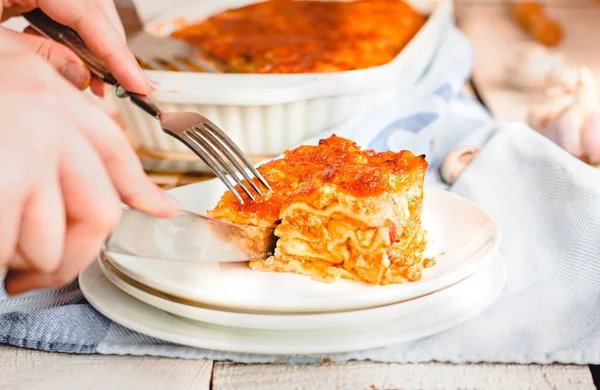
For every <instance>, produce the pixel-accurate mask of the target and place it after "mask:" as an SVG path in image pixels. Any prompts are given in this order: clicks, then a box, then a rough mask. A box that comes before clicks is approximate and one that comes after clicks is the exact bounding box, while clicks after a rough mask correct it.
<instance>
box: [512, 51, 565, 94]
mask: <svg viewBox="0 0 600 390" xmlns="http://www.w3.org/2000/svg"><path fill="white" fill-rule="evenodd" d="M565 63H566V60H565V58H564V56H563V55H562V54H560V53H557V52H553V51H550V50H548V49H546V47H544V46H542V45H540V44H538V43H530V42H527V43H526V44H524V45H522V46H520V47H519V48H518V49H517V51H516V54H515V56H514V58H513V59H512V62H511V63H510V64H509V65H508V67H507V68H506V75H505V77H506V82H507V83H508V84H509V85H511V86H513V87H515V88H519V89H538V88H543V87H545V86H546V83H547V78H548V77H549V74H550V72H552V71H553V70H555V69H557V68H559V67H561V66H563V65H564V64H565Z"/></svg>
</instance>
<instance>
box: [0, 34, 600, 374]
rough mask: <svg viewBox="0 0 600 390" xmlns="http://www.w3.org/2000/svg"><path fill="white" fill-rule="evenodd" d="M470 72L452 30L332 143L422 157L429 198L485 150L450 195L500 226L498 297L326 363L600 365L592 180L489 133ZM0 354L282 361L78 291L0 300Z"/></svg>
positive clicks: (551, 154)
mask: <svg viewBox="0 0 600 390" xmlns="http://www.w3.org/2000/svg"><path fill="white" fill-rule="evenodd" d="M471 61H472V50H471V47H470V45H469V43H468V41H467V40H466V39H465V38H464V37H463V36H462V35H461V34H460V33H459V32H458V31H456V30H453V31H452V33H451V34H449V35H448V37H447V40H446V42H445V43H444V45H443V46H442V48H441V50H440V52H439V53H438V55H437V57H436V58H435V61H434V62H433V63H432V66H431V68H430V70H429V72H428V73H427V75H426V76H425V77H424V78H423V80H422V81H421V83H420V85H419V86H418V88H416V89H415V90H414V91H411V93H410V96H407V95H406V94H404V95H400V96H397V97H396V98H395V99H393V100H391V101H390V102H389V103H388V104H386V105H384V106H382V107H380V108H378V109H376V110H375V111H373V112H372V113H370V114H369V115H367V116H366V117H362V118H356V119H353V120H351V121H349V122H347V123H345V124H343V125H341V126H339V127H337V128H336V129H334V130H333V131H332V132H335V133H337V134H338V135H341V136H345V137H349V138H352V139H354V140H356V141H357V142H358V143H359V144H360V145H361V146H363V147H369V148H373V149H376V150H386V149H392V150H399V149H411V150H413V151H414V152H415V153H425V154H427V159H428V161H429V162H430V164H431V168H430V170H429V172H428V177H427V181H428V184H429V185H435V186H444V185H443V184H442V183H441V181H440V180H439V174H438V169H437V167H438V165H439V163H440V161H441V159H442V158H443V156H444V155H445V154H446V153H447V152H448V151H450V150H451V149H453V148H454V147H456V146H458V145H481V144H483V145H484V147H483V149H482V151H481V152H480V154H479V155H478V156H477V157H476V158H475V160H474V161H473V162H472V163H471V165H469V166H468V168H467V169H466V170H465V172H464V173H463V175H462V176H461V177H460V179H459V181H458V182H457V183H456V184H455V185H454V186H453V187H452V188H450V191H453V192H456V193H458V194H460V195H462V196H465V197H467V198H469V199H472V200H474V201H475V202H477V203H479V204H480V205H481V206H482V207H484V208H485V209H486V210H487V211H488V212H490V213H491V214H492V215H493V216H494V217H495V218H496V219H497V220H498V222H499V224H500V226H501V228H502V230H503V234H504V241H503V246H502V249H501V250H502V253H503V255H504V257H505V260H506V262H507V268H508V281H507V286H506V288H505V291H504V293H503V294H502V296H501V297H500V299H499V300H498V301H497V302H496V303H495V304H494V305H493V306H492V307H490V308H489V309H488V310H486V311H485V312H484V313H482V314H480V315H479V316H477V317H476V318H474V319H472V320H470V321H468V322H467V323H465V324H463V325H460V326H458V327H456V328H453V329H451V330H448V331H445V332H443V333H440V334H437V335H435V336H431V337H427V338H425V339H422V340H418V341H413V342H408V343H402V344H398V345H392V346H388V347H385V348H379V349H374V350H368V351H362V352H354V353H347V354H340V355H334V356H328V357H329V358H332V359H334V360H337V361H344V360H349V359H370V360H375V361H385V362H424V361H432V360H436V361H449V362H483V361H488V362H516V363H551V362H564V363H579V364H584V363H596V364H597V363H600V255H599V254H600V173H598V172H597V171H595V170H594V169H592V168H590V167H588V166H586V165H585V164H583V163H581V162H579V161H577V160H576V159H574V158H572V157H570V156H569V155H567V154H566V153H565V152H563V151H562V150H560V149H559V148H557V147H556V146H555V145H553V144H552V143H550V142H549V141H548V140H546V139H545V138H543V137H541V136H539V135H538V134H536V133H534V132H533V131H531V130H530V129H528V128H527V127H525V126H523V125H518V124H500V123H496V122H493V121H492V120H491V119H490V117H489V116H488V115H487V114H486V113H485V111H484V110H483V109H482V108H481V107H480V106H479V105H477V104H476V103H474V102H473V101H471V100H469V99H465V98H464V97H462V96H461V94H460V90H461V88H462V86H463V84H464V82H465V80H466V79H467V77H468V75H469V74H470V70H471ZM326 135H327V134H324V135H323V136H326ZM314 141H315V140H311V141H309V142H314ZM0 294H1V293H0ZM0 342H2V343H8V344H12V345H17V346H23V347H28V348H36V349H42V350H51V351H63V352H74V353H101V354H131V355H158V356H172V357H184V358H209V359H224V360H233V361H237V362H272V361H275V360H277V361H279V362H280V361H281V357H275V356H264V355H247V354H238V353H225V352H217V351H209V350H202V349H195V348H188V347H181V346H176V345H173V344H170V343H166V342H162V341H160V340H156V339H152V338H150V337H146V336H144V335H140V334H138V333H135V332H132V331H130V330H128V329H125V328H123V327H122V326H120V325H118V324H115V323H112V322H111V321H110V320H108V319H106V318H104V317H103V316H101V315H100V314H98V313H97V312H96V311H95V310H94V309H93V308H91V307H90V306H89V305H88V304H87V303H86V302H85V300H84V299H83V297H82V295H81V293H80V292H79V290H78V288H77V284H76V283H75V284H73V285H71V286H69V287H65V288H61V289H57V290H49V291H42V292H33V293H29V294H26V295H24V296H22V297H18V298H14V299H8V298H6V296H3V295H0ZM323 358H324V356H314V357H304V358H302V357H294V358H290V359H289V361H290V362H293V363H300V362H314V361H320V360H321V359H323Z"/></svg>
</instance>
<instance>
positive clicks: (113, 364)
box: [0, 344, 213, 390]
mask: <svg viewBox="0 0 600 390" xmlns="http://www.w3.org/2000/svg"><path fill="white" fill-rule="evenodd" d="M212 368H213V363H212V361H207V360H183V359H170V358H155V357H137V356H102V355H68V354H59V353H47V352H40V351H32V350H26V349H20V348H14V347H9V346H6V345H1V344H0V389H11V390H13V389H15V390H16V389H27V390H35V389H40V390H47V389H61V390H69V389H104V390H105V389H111V390H113V389H115V390H116V389H127V390H136V389H140V390H151V389H197V390H208V389H209V388H210V378H211V372H212Z"/></svg>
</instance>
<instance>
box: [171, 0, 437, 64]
mask: <svg viewBox="0 0 600 390" xmlns="http://www.w3.org/2000/svg"><path fill="white" fill-rule="evenodd" d="M425 21H426V17H425V16H424V15H422V14H420V13H419V12H417V11H416V10H414V9H413V8H412V7H411V6H410V5H409V4H408V3H406V2H404V1H401V0H354V1H318V0H270V1H263V2H258V3H255V4H251V5H247V6H244V7H240V8H235V9H229V10H226V11H224V12H221V13H219V14H216V15H213V16H211V17H209V18H208V19H206V20H203V21H200V22H198V23H195V24H191V25H188V26H185V27H183V28H180V29H178V30H176V31H175V32H173V33H172V34H171V36H172V37H173V38H176V39H181V40H183V41H186V42H188V43H190V44H191V45H193V46H196V47H198V48H200V49H202V51H203V52H205V53H206V54H208V55H209V56H211V57H213V58H214V59H216V60H218V61H220V62H222V63H224V64H226V66H227V68H229V71H230V72H233V73H324V72H336V71H347V70H354V69H364V68H370V67H374V66H379V65H383V64H386V63H388V62H390V61H391V60H392V59H394V58H395V57H396V56H397V55H398V54H399V53H400V52H401V51H402V49H403V48H404V47H405V46H406V45H407V44H408V43H409V42H410V41H411V39H412V38H413V37H414V36H415V34H417V32H418V31H419V29H420V28H421V27H422V26H423V25H424V24H425Z"/></svg>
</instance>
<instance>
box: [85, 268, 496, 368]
mask: <svg viewBox="0 0 600 390" xmlns="http://www.w3.org/2000/svg"><path fill="white" fill-rule="evenodd" d="M501 267H502V272H501V273H499V274H498V275H499V276H500V278H499V279H498V280H497V281H496V283H497V285H495V286H494V289H493V290H492V291H491V292H490V294H489V296H479V295H477V294H474V298H477V299H479V301H477V302H476V303H474V304H472V305H470V306H469V307H466V308H462V309H461V311H460V313H458V314H455V315H453V316H452V318H451V319H441V320H440V321H438V323H436V324H433V325H429V326H428V327H420V329H417V330H413V331H412V332H410V333H402V334H400V335H399V334H398V333H399V332H397V325H398V323H397V322H396V319H395V318H394V319H392V320H390V321H388V322H386V323H385V324H383V325H380V326H379V327H376V326H373V327H368V328H366V329H365V327H361V328H359V330H362V331H364V332H370V333H369V334H379V332H380V331H381V329H385V328H384V327H386V326H387V327H388V331H389V332H391V334H392V335H393V337H389V338H388V339H386V340H385V341H383V340H378V341H377V342H374V341H373V340H372V339H369V338H366V339H365V340H362V341H361V342H357V341H356V339H355V338H353V337H349V339H348V340H345V341H344V342H343V343H342V342H340V341H338V342H337V344H335V343H334V345H332V346H329V347H328V346H327V345H326V343H325V344H324V343H321V344H319V345H317V346H314V345H313V346H311V345H310V343H307V342H303V343H302V344H298V345H294V346H292V347H291V348H293V349H291V348H290V347H289V346H287V347H286V346H285V343H281V342H280V339H277V338H275V341H274V342H272V343H271V344H269V343H268V342H267V343H265V342H264V340H262V341H261V340H259V341H254V342H253V343H252V342H250V343H248V342H247V343H246V344H245V345H242V346H240V345H239V344H236V343H235V342H231V341H230V342H227V343H223V342H220V341H218V340H217V341H215V340H209V339H208V338H207V337H206V336H203V337H200V336H198V335H190V334H187V333H186V331H182V330H181V327H183V328H186V329H190V327H192V328H193V329H198V328H200V329H202V327H201V326H199V325H198V324H194V325H192V324H190V323H189V322H186V321H183V320H181V319H179V318H177V317H176V316H172V315H170V314H168V313H166V312H163V311H161V310H159V309H157V308H154V307H152V306H150V305H148V304H146V303H143V302H141V301H138V300H137V299H135V298H133V297H131V296H129V295H128V294H126V293H125V292H123V291H121V290H120V289H118V288H117V287H116V286H114V285H113V284H112V283H111V282H110V281H108V279H106V277H105V276H104V275H103V274H102V273H101V271H100V270H99V268H98V264H97V262H93V263H92V264H91V265H90V266H89V267H87V268H86V269H85V270H84V271H83V272H82V273H81V274H80V275H79V283H80V286H81V291H82V293H83V295H84V297H85V298H86V299H87V301H88V302H89V303H90V305H92V306H93V307H94V308H95V309H96V310H98V311H99V312H100V313H101V314H102V315H104V316H105V317H107V318H109V319H110V320H112V321H113V322H114V323H116V324H119V325H121V326H123V327H125V328H128V329H130V330H132V331H135V332H138V333H140V334H144V335H146V336H149V337H153V338H156V339H159V340H163V341H167V342H172V343H175V344H178V345H182V346H188V347H194V348H204V349H210V350H215V351H222V352H233V353H248V354H268V355H288V356H298V355H313V354H333V353H345V352H354V351H362V350H368V349H372V348H379V347H384V346H387V345H393V344H397V343H401V342H407V341H412V340H417V339H421V338H424V337H427V336H431V335H434V334H437V333H440V332H442V331H445V330H448V329H450V328H453V327H455V326H457V325H460V324H462V323H464V322H466V321H468V320H470V319H472V318H473V317H475V316H477V315H478V314H480V313H482V312H483V311H484V310H486V309H487V308H489V307H490V306H491V305H492V304H493V303H494V302H495V301H496V300H497V299H498V298H499V297H500V295H501V294H502V291H503V290H504V288H505V285H506V279H507V267H506V263H505V262H504V260H503V261H501ZM94 268H96V273H97V277H100V278H103V279H104V281H103V282H102V283H103V284H104V286H105V288H109V289H112V290H113V293H116V294H118V295H119V296H121V297H124V298H125V299H126V303H127V302H128V303H129V304H130V305H134V308H133V309H131V308H130V309H129V310H128V311H127V312H126V314H125V315H124V316H123V314H121V315H119V314H115V313H114V310H115V306H114V305H110V304H109V303H106V302H105V303H104V304H102V303H98V300H97V297H96V296H95V295H94V294H93V293H91V292H90V289H91V288H93V287H94V286H93V281H92V282H90V284H91V285H92V286H89V285H88V281H87V278H90V272H91V271H93V269H94ZM96 288H97V287H96ZM104 295H106V294H104ZM104 299H105V300H106V299H107V298H104ZM135 310H138V311H147V312H149V313H150V314H151V315H152V316H154V317H155V318H154V321H153V323H152V324H148V323H141V324H140V323H139V321H137V322H136V320H133V319H131V318H128V317H130V316H131V315H132V312H133V311H135ZM442 310H443V308H442ZM158 313H160V314H158ZM436 313H437V315H438V316H439V311H436ZM157 316H160V318H158V319H157V318H156V317H157ZM165 316H168V317H165ZM115 317H119V319H116V318H115ZM446 317H447V316H446ZM166 318H168V320H166ZM157 323H158V325H157ZM177 327H180V328H179V329H177V330H176V329H175V328H177ZM211 327H212V328H213V329H210V328H209V329H208V331H212V332H214V331H215V330H214V328H215V327H216V328H225V329H226V327H218V326H214V325H211ZM166 328H169V329H166ZM349 330H354V328H349ZM204 331H207V329H204ZM251 331H252V330H251ZM221 332H223V330H221ZM267 332H272V333H281V332H278V331H267ZM226 334H227V335H231V336H233V338H235V332H229V333H226ZM289 337H290V339H298V332H297V331H294V332H293V333H292V332H291V333H290V336H289ZM266 340H269V339H266ZM303 340H305V339H303ZM236 345H238V346H236Z"/></svg>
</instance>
